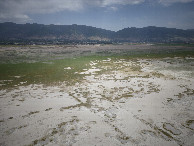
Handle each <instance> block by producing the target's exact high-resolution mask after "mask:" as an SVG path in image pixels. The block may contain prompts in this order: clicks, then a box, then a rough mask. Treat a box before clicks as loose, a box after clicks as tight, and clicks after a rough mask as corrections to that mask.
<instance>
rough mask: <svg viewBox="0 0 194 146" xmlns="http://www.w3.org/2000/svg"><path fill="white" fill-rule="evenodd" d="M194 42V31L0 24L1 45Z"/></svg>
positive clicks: (156, 28)
mask: <svg viewBox="0 0 194 146" xmlns="http://www.w3.org/2000/svg"><path fill="white" fill-rule="evenodd" d="M29 41H33V42H35V43H36V42H43V41H44V42H47V41H51V42H56V41H57V42H72V41H75V42H86V41H88V42H90V41H93V42H95V41H98V42H194V30H181V29H176V28H165V27H155V26H149V27H144V28H135V27H132V28H124V29H122V30H119V31H117V32H114V31H110V30H105V29H101V28H96V27H91V26H85V25H76V24H73V25H43V24H36V23H33V24H28V23H27V24H15V23H11V22H6V23H0V42H1V44H2V43H6V42H29Z"/></svg>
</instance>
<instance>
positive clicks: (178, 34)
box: [114, 26, 194, 42]
mask: <svg viewBox="0 0 194 146" xmlns="http://www.w3.org/2000/svg"><path fill="white" fill-rule="evenodd" d="M114 39H116V40H120V41H130V42H194V30H182V29H176V28H165V27H155V26H148V27H144V28H135V27H132V28H125V29H122V30H119V31H118V32H116V33H115V34H114Z"/></svg>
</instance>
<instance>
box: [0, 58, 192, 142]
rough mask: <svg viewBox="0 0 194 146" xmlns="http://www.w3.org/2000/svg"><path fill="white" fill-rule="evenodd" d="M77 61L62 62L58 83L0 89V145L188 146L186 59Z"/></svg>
mask: <svg viewBox="0 0 194 146" xmlns="http://www.w3.org/2000/svg"><path fill="white" fill-rule="evenodd" d="M75 60H76V59H74V60H73V61H75ZM55 63H56V62H55ZM58 63H59V64H63V63H64V62H63V61H59V62H58ZM82 63H84V64H82V66H80V68H79V69H75V67H76V65H79V64H76V63H75V64H71V63H70V64H69V65H66V66H63V65H60V66H59V67H61V69H62V71H63V75H64V78H66V79H65V80H64V81H63V82H60V83H53V84H52V85H48V84H47V85H46V84H42V83H41V84H31V83H30V84H29V85H28V84H26V86H24V85H18V86H17V87H14V88H9V89H2V90H1V91H0V96H1V98H0V105H1V106H0V107H1V110H0V114H1V119H0V124H1V126H0V129H1V140H0V144H1V145H30V146H32V145H75V146H76V145H192V144H193V143H194V141H193V139H194V137H193V134H194V131H193V129H194V128H193V125H194V124H193V123H194V122H193V121H194V120H193V119H194V115H193V113H194V111H193V110H194V105H193V95H194V94H193V93H194V90H193V87H194V78H193V74H192V72H193V71H194V68H193V65H194V64H193V61H192V59H191V58H178V59H177V58H167V59H163V58H160V59H139V58H137V59H134V58H132V59H131V58H126V57H123V58H122V57H120V58H117V57H104V58H103V57H102V58H95V59H94V58H93V59H91V58H87V60H84V61H82ZM49 65H51V66H52V64H49ZM71 65H72V66H71ZM183 65H187V66H190V67H189V68H184V67H183ZM64 68H65V69H64ZM60 75H62V74H60ZM18 76H19V75H18ZM18 76H17V77H15V79H17V80H18V81H20V80H21V79H22V77H18ZM6 83H7V82H5V81H2V84H6Z"/></svg>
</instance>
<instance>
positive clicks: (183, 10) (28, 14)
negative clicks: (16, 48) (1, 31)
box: [0, 0, 194, 31]
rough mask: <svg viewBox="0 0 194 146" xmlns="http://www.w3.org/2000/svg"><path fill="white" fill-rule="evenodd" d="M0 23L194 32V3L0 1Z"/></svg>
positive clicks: (176, 0)
mask: <svg viewBox="0 0 194 146" xmlns="http://www.w3.org/2000/svg"><path fill="white" fill-rule="evenodd" d="M0 22H15V23H27V22H29V23H39V24H58V25H69V24H82V25H88V26H95V27H99V28H105V29H108V30H114V31H117V30H120V29H123V28H126V27H146V26H162V27H175V28H181V29H194V0H0Z"/></svg>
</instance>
